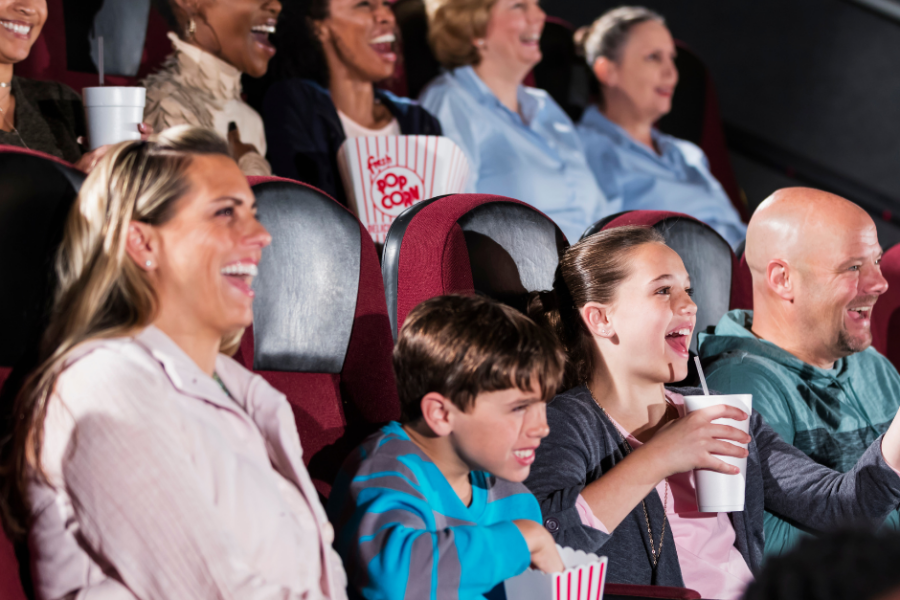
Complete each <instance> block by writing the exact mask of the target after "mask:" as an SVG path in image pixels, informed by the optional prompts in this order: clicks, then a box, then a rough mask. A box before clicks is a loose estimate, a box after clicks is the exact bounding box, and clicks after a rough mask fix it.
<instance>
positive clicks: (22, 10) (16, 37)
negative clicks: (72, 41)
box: [0, 0, 47, 65]
mask: <svg viewBox="0 0 900 600" xmlns="http://www.w3.org/2000/svg"><path fill="white" fill-rule="evenodd" d="M46 22H47V0H0V25H2V27H0V64H7V65H12V64H16V63H18V62H21V61H23V60H25V59H26V58H28V54H29V53H30V52H31V46H33V45H34V42H35V40H36V39H37V38H38V36H39V35H40V34H41V29H43V27H44V23H46Z"/></svg>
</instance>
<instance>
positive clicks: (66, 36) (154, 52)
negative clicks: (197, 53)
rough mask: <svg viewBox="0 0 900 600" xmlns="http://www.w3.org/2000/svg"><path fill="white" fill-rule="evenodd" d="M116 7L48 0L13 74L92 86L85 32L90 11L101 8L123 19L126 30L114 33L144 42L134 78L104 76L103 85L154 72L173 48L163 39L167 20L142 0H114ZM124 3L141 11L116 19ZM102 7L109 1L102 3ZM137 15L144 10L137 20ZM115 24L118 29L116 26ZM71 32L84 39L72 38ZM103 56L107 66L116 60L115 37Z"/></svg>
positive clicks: (93, 70)
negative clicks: (36, 34)
mask: <svg viewBox="0 0 900 600" xmlns="http://www.w3.org/2000/svg"><path fill="white" fill-rule="evenodd" d="M117 1H118V2H119V3H121V7H112V6H111V4H112V3H111V2H110V1H107V2H105V3H104V2H98V1H96V0H94V1H93V2H88V3H87V4H88V5H89V6H85V2H84V0H47V22H46V24H45V25H44V29H43V31H42V32H41V35H40V36H39V37H38V39H37V40H36V41H35V43H34V46H32V48H31V53H30V54H29V55H28V58H27V59H25V60H24V61H22V62H21V63H19V64H17V65H16V75H20V76H22V77H28V78H31V79H42V80H52V81H59V82H62V83H65V84H66V85H68V86H69V87H71V88H73V89H74V90H75V91H76V92H81V90H82V88H85V87H89V86H95V85H98V83H99V76H98V74H97V71H96V68H94V67H93V64H87V63H88V62H92V61H91V60H88V59H89V57H86V52H87V51H88V50H89V49H90V45H89V40H88V39H87V36H88V33H89V31H90V30H91V28H92V27H93V25H94V22H93V19H94V14H86V13H88V12H90V10H89V8H93V13H97V12H100V11H102V10H103V9H104V8H106V11H107V12H108V13H109V18H108V19H107V20H109V19H114V20H117V21H123V20H124V23H125V24H124V25H121V27H128V28H130V29H131V31H128V32H122V31H117V32H116V33H117V34H118V37H119V38H120V39H122V40H124V41H125V42H126V45H127V43H128V41H129V37H130V38H131V39H142V40H144V45H143V52H142V53H141V59H140V65H139V68H138V71H137V73H136V74H135V75H133V76H128V75H110V74H108V75H107V76H106V78H105V83H106V85H137V82H138V81H140V80H141V79H143V78H144V77H146V76H147V75H148V74H150V73H152V72H154V71H155V70H156V69H157V68H158V67H159V66H160V65H161V64H162V62H163V60H164V59H165V57H166V56H167V55H168V54H169V53H170V52H171V51H172V44H171V43H170V42H169V39H168V38H167V37H166V32H167V28H168V27H167V24H166V22H165V19H163V17H162V16H161V15H160V14H159V13H158V12H157V11H156V9H155V8H153V7H152V6H148V4H152V3H148V2H147V0H117ZM128 3H134V4H136V5H141V6H142V7H143V9H144V10H145V11H146V12H145V13H142V12H141V11H138V14H137V15H129V14H127V13H126V17H127V16H130V17H131V18H125V19H121V18H120V17H121V16H122V15H120V13H119V12H117V11H118V10H121V9H122V8H129V6H128ZM105 5H110V6H109V7H106V6H105ZM142 14H146V17H145V18H142ZM121 27H120V28H121ZM74 36H79V37H83V39H73V37H74ZM105 45H106V49H105V51H104V56H105V57H106V58H107V65H110V64H115V62H116V60H117V58H118V57H117V55H116V53H117V48H116V46H115V43H114V40H109V41H107V43H106V44H105Z"/></svg>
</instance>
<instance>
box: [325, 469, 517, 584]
mask: <svg viewBox="0 0 900 600" xmlns="http://www.w3.org/2000/svg"><path fill="white" fill-rule="evenodd" d="M404 470H405V469H404V468H403V467H402V466H401V467H400V468H399V469H398V470H396V471H393V472H389V471H386V470H384V471H381V472H379V473H373V474H372V475H366V476H357V477H355V478H354V479H353V480H352V481H351V483H350V493H349V494H344V497H345V498H346V499H347V500H348V501H349V502H350V503H351V505H350V506H344V507H334V508H336V509H337V511H336V512H337V514H340V513H345V514H351V516H350V517H349V519H348V520H347V521H346V524H344V525H341V526H340V529H339V531H338V535H337V538H336V547H337V550H338V552H339V553H340V554H341V556H342V558H343V559H344V563H345V566H346V569H347V575H348V579H349V581H350V585H351V586H353V587H354V588H355V589H356V590H357V591H358V592H360V593H361V595H362V596H363V597H364V598H366V599H368V600H403V599H404V598H423V599H428V598H439V597H454V598H455V597H458V598H480V597H481V596H483V595H484V594H486V593H488V592H489V591H490V590H491V589H492V588H494V587H495V586H496V585H497V584H499V583H501V582H502V581H504V580H505V579H508V578H510V577H513V576H515V575H518V574H519V573H521V572H522V571H524V570H525V569H526V568H527V567H528V565H529V563H530V561H531V554H530V553H529V551H528V546H527V544H526V542H525V539H524V537H523V536H522V534H521V533H520V532H519V528H518V527H517V526H516V525H515V524H514V523H513V522H512V521H503V522H499V523H496V524H493V525H477V524H476V525H471V524H464V525H462V524H454V523H453V522H452V520H451V519H446V518H444V517H442V516H441V515H440V514H439V513H438V512H437V511H436V510H434V506H435V505H436V504H439V503H440V500H439V499H436V498H434V495H435V493H436V492H435V491H434V490H427V489H422V488H421V487H420V486H419V485H418V484H417V483H416V482H415V481H413V480H411V479H410V478H409V477H408V475H406V474H405V473H404V472H403V471H404ZM511 518H512V516H511ZM441 521H446V522H441Z"/></svg>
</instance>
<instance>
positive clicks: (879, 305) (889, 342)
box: [872, 244, 900, 369]
mask: <svg viewBox="0 0 900 600" xmlns="http://www.w3.org/2000/svg"><path fill="white" fill-rule="evenodd" d="M881 274H882V275H884V278H885V279H887V282H888V289H887V291H886V292H885V293H884V294H882V295H881V297H880V298H878V301H877V302H876V303H875V308H873V309H872V345H873V346H874V347H875V349H876V350H878V351H879V352H881V353H882V354H884V355H885V356H886V357H887V358H888V360H890V361H891V363H892V364H893V365H894V366H895V367H897V368H898V369H900V244H897V245H895V246H892V247H891V248H889V249H888V250H887V251H886V252H885V253H884V256H882V257H881Z"/></svg>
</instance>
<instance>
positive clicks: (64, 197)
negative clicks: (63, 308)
mask: <svg viewBox="0 0 900 600" xmlns="http://www.w3.org/2000/svg"><path fill="white" fill-rule="evenodd" d="M83 180H84V175H83V174H82V173H81V172H80V171H77V170H75V169H74V168H73V167H72V166H71V165H68V164H67V163H65V162H63V161H61V160H58V159H56V158H54V157H52V156H47V155H44V154H41V153H40V152H33V151H30V150H20V149H19V148H14V147H10V146H0V255H2V256H6V257H10V258H13V260H7V261H4V263H3V265H2V266H0V277H2V280H3V285H2V286H0V412H2V413H3V414H5V413H6V411H8V410H9V408H10V404H11V402H12V399H13V396H14V394H15V391H16V388H17V387H18V385H19V383H20V381H21V375H22V374H23V373H26V372H27V371H29V370H30V368H31V367H32V366H33V364H34V361H35V358H36V352H37V343H38V339H39V337H40V333H41V331H42V330H43V328H44V324H45V322H46V317H47V310H48V309H49V306H50V300H51V295H52V290H53V286H54V280H53V268H52V265H53V259H54V256H55V254H56V249H57V247H58V246H59V242H60V240H61V239H62V232H63V225H64V223H65V219H66V216H67V215H68V213H69V208H70V207H71V205H72V202H73V201H74V199H75V196H76V195H77V193H78V190H79V189H80V188H81V183H82V181H83ZM11 367H16V368H15V369H14V370H12V369H11ZM10 375H11V376H10ZM8 377H9V378H8ZM0 592H2V593H0V597H2V598H3V599H4V600H6V599H7V598H8V599H9V600H24V599H25V597H26V596H25V594H24V592H23V590H22V585H21V583H20V581H19V563H18V561H17V560H16V556H15V553H14V552H13V546H12V544H11V543H10V542H9V540H7V539H6V537H5V536H3V535H2V534H0Z"/></svg>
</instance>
